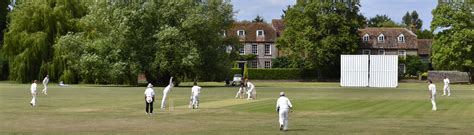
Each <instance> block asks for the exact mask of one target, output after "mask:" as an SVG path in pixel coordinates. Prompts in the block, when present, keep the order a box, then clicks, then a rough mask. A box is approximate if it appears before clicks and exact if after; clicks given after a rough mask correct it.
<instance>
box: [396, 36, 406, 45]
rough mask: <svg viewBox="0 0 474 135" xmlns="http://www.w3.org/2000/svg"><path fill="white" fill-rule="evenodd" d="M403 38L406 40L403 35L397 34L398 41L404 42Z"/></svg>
mask: <svg viewBox="0 0 474 135" xmlns="http://www.w3.org/2000/svg"><path fill="white" fill-rule="evenodd" d="M405 40H406V38H405V35H403V34H400V35H399V36H398V43H405Z"/></svg>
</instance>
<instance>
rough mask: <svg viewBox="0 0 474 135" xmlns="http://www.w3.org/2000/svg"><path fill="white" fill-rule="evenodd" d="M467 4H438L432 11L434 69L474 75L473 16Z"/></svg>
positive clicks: (432, 58)
mask: <svg viewBox="0 0 474 135" xmlns="http://www.w3.org/2000/svg"><path fill="white" fill-rule="evenodd" d="M472 12H473V11H472V9H471V8H470V7H468V6H467V5H451V4H450V5H448V4H439V5H438V6H437V7H436V8H435V9H434V10H433V11H432V14H433V21H432V22H431V30H432V31H439V32H437V33H436V34H435V37H434V39H433V47H432V57H431V60H432V64H433V66H434V68H435V69H437V70H460V71H468V72H470V74H471V77H473V74H474V63H473V58H474V52H473V45H474V38H473V37H474V21H473V20H474V14H472Z"/></svg>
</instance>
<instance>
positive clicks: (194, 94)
mask: <svg viewBox="0 0 474 135" xmlns="http://www.w3.org/2000/svg"><path fill="white" fill-rule="evenodd" d="M200 93H201V87H199V86H198V85H197V83H196V82H194V86H193V87H192V88H191V100H192V103H191V106H192V108H193V109H198V107H199V94H200Z"/></svg>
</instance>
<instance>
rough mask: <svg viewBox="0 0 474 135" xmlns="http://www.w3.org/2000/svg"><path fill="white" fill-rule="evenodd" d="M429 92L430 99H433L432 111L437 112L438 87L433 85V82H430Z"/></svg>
mask: <svg viewBox="0 0 474 135" xmlns="http://www.w3.org/2000/svg"><path fill="white" fill-rule="evenodd" d="M428 90H429V92H430V93H429V94H430V98H431V105H432V108H431V110H432V111H436V110H437V108H436V101H435V100H436V86H435V85H434V84H433V82H432V81H431V80H428Z"/></svg>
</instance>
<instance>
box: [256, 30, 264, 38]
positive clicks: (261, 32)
mask: <svg viewBox="0 0 474 135" xmlns="http://www.w3.org/2000/svg"><path fill="white" fill-rule="evenodd" d="M264 34H265V33H264V32H263V30H257V37H261V36H265V35H264Z"/></svg>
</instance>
